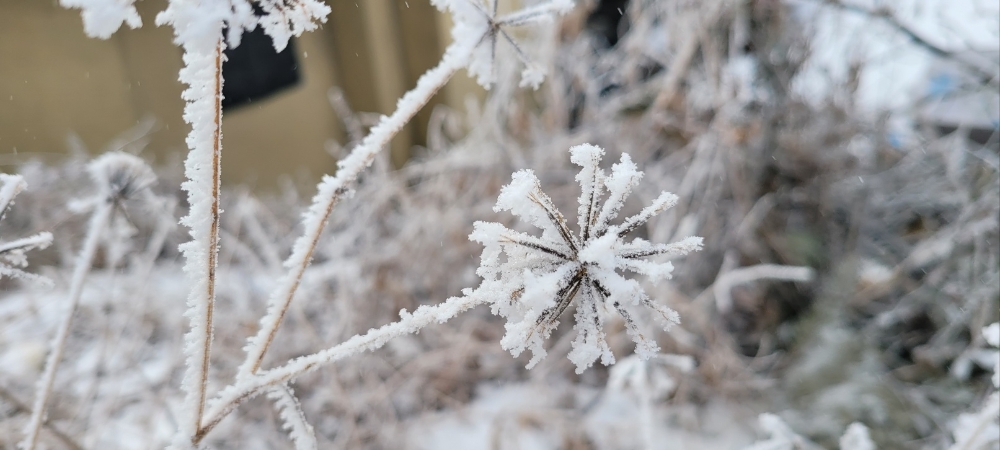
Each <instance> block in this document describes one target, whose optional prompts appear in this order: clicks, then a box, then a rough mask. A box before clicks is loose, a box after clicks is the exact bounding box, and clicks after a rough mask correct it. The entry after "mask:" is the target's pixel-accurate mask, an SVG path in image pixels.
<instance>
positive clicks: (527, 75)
mask: <svg viewBox="0 0 1000 450" xmlns="http://www.w3.org/2000/svg"><path fill="white" fill-rule="evenodd" d="M497 2H499V0H493V1H491V2H487V3H488V5H486V4H483V3H484V2H479V1H475V0H474V1H470V0H431V4H432V5H434V6H435V7H437V8H438V9H439V10H441V11H444V12H449V13H451V19H452V22H453V23H454V25H453V26H452V28H451V36H452V39H454V41H455V42H473V43H475V48H473V49H472V57H471V58H470V59H469V61H468V64H466V66H465V68H466V69H467V70H468V72H469V76H470V77H472V78H475V79H476V82H477V83H479V85H480V86H482V87H484V88H486V89H489V88H490V86H492V85H493V82H494V81H496V74H495V73H494V64H495V62H496V48H497V41H498V40H500V39H503V40H505V41H507V42H508V43H509V44H510V45H511V46H512V47H513V48H514V50H515V53H516V54H517V56H518V58H520V59H521V60H522V62H524V64H525V66H526V68H525V70H524V71H523V72H522V73H521V83H520V85H521V87H526V86H531V87H532V88H534V89H537V88H538V86H539V85H540V84H541V83H542V80H543V79H544V78H545V71H544V70H543V69H541V68H539V67H537V66H536V65H535V64H533V63H532V62H531V61H528V59H527V55H525V54H524V51H523V50H522V49H521V47H520V46H518V45H517V43H516V42H515V41H514V39H513V38H512V37H511V36H510V35H509V34H508V33H507V32H506V31H505V30H504V29H505V28H510V27H520V26H525V25H530V24H535V23H539V22H547V21H551V20H552V18H553V17H554V16H557V15H563V14H566V13H567V12H569V11H570V10H571V9H573V2H572V1H571V0H553V1H549V2H545V3H541V4H539V5H535V6H531V7H528V8H524V9H521V10H518V11H515V12H513V13H510V14H507V15H504V16H497Z"/></svg>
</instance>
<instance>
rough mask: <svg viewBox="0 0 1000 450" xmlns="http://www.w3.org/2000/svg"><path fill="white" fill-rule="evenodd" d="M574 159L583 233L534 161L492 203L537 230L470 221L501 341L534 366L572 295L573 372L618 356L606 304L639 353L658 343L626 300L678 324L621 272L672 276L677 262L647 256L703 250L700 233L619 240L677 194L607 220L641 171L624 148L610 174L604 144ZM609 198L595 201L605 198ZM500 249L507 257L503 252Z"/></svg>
mask: <svg viewBox="0 0 1000 450" xmlns="http://www.w3.org/2000/svg"><path fill="white" fill-rule="evenodd" d="M570 154H571V157H570V160H571V161H572V162H573V163H574V164H577V165H579V166H581V167H582V169H581V170H580V173H579V174H578V175H577V176H576V181H577V182H579V183H580V187H581V194H580V199H579V204H580V206H579V209H578V225H579V232H578V233H574V232H572V231H571V230H570V229H569V226H568V225H567V224H566V219H565V218H564V217H563V215H562V213H560V212H559V211H558V210H556V208H555V206H554V205H553V204H552V200H551V199H550V198H549V197H548V196H547V195H545V193H544V192H542V191H541V186H540V185H539V181H538V178H537V177H535V174H534V173H533V172H532V171H531V170H522V171H519V172H516V173H515V174H514V175H513V177H512V178H513V179H512V180H511V182H510V184H508V185H506V186H504V188H503V190H502V191H501V192H500V197H499V198H498V199H497V204H496V207H495V208H494V210H495V211H497V212H500V211H510V212H511V213H513V214H514V215H515V216H518V217H519V218H521V220H523V221H525V222H528V223H529V224H531V225H534V226H536V227H538V228H541V229H542V235H541V237H536V236H532V235H529V234H525V233H520V232H517V231H514V230H511V229H508V228H507V227H505V226H503V225H501V224H499V223H493V222H476V223H475V229H474V231H473V233H472V235H471V236H470V239H472V240H474V241H477V242H479V243H481V244H483V245H484V246H485V247H486V248H485V249H483V254H482V266H481V267H480V268H479V270H478V271H477V272H476V273H477V274H479V276H481V277H483V283H482V284H481V285H480V286H479V288H477V289H476V292H477V293H478V294H479V295H482V296H484V297H486V298H487V299H488V300H489V302H490V303H492V305H493V313H494V314H499V315H500V316H503V317H505V318H507V325H506V329H507V333H506V335H505V336H504V337H503V340H502V341H501V345H502V346H503V347H504V348H505V349H507V350H510V352H511V353H512V354H514V356H517V355H519V354H520V353H521V352H522V351H524V350H525V349H529V350H531V352H532V354H533V357H532V359H531V361H530V362H529V363H528V368H531V367H532V366H534V365H535V364H537V363H538V361H540V360H541V359H542V358H544V357H545V349H544V348H543V346H542V344H543V343H544V340H545V339H547V338H548V336H549V335H550V334H551V333H552V330H554V329H555V328H556V327H557V326H558V325H559V317H560V316H561V315H562V313H563V312H564V311H565V310H566V309H567V308H569V306H570V304H571V303H572V302H573V300H574V299H576V298H579V301H578V304H577V306H576V317H575V319H576V330H577V336H576V339H575V340H574V341H573V350H572V351H571V352H570V354H569V359H570V360H571V361H573V363H575V364H576V369H577V373H582V372H583V371H584V370H585V369H586V368H587V367H590V366H591V365H593V363H594V361H596V360H597V358H601V362H602V363H603V364H605V365H608V364H613V363H614V355H612V353H611V349H610V348H609V347H608V343H607V341H606V339H605V333H604V331H603V329H602V326H601V324H602V322H603V318H604V311H605V310H606V309H608V310H613V311H617V313H618V314H619V315H620V316H621V317H622V319H624V320H625V325H626V327H627V331H628V334H629V336H630V337H631V338H632V340H634V341H635V343H636V353H637V354H638V355H639V356H640V357H641V358H644V359H646V358H649V357H650V356H652V355H653V354H655V353H656V352H657V351H659V347H657V345H656V342H655V341H654V340H651V339H649V338H647V337H646V336H644V335H643V334H642V332H641V331H640V330H639V327H638V324H637V323H636V322H635V320H634V319H633V318H632V313H631V312H629V309H628V306H635V305H642V306H644V307H646V308H647V309H649V310H650V311H651V312H652V314H653V316H654V318H655V319H656V320H657V321H658V322H659V323H660V324H661V325H662V326H663V327H664V329H666V328H669V327H670V326H671V325H673V324H675V323H678V322H679V318H678V316H677V313H676V312H674V311H673V310H671V309H670V308H667V307H666V306H663V305H660V304H659V303H656V302H655V301H653V300H652V299H650V298H649V297H648V296H647V295H646V293H645V292H644V291H643V290H642V287H640V286H639V283H638V282H637V281H635V280H634V279H629V278H625V277H623V276H621V275H620V274H619V273H618V271H620V270H628V271H631V272H635V273H639V274H643V275H646V276H647V277H649V279H650V280H651V281H653V282H656V281H658V280H662V279H669V278H670V275H671V272H672V271H673V265H672V264H671V263H670V262H669V261H668V262H663V263H656V262H652V261H649V260H647V259H645V258H648V257H650V256H656V255H662V256H666V257H676V256H682V255H686V254H688V253H690V252H692V251H696V250H700V249H701V244H702V239H701V238H700V237H689V238H686V239H683V240H681V241H679V242H676V243H673V244H653V243H650V242H648V241H645V240H643V239H639V238H636V239H633V240H632V241H630V242H626V241H625V236H626V235H627V234H628V233H629V232H631V231H633V230H635V229H636V228H638V227H639V226H641V225H643V224H644V223H646V221H648V220H649V219H650V218H652V217H653V216H655V215H657V214H659V213H660V212H662V211H664V210H666V209H668V208H670V207H672V206H673V205H675V204H676V203H677V196H675V195H673V194H670V193H667V192H663V193H661V194H660V196H659V197H658V198H657V199H656V200H654V201H653V204H651V205H649V206H648V207H646V208H645V209H643V210H642V211H641V212H639V214H636V215H634V216H632V217H629V218H627V219H625V220H624V221H623V222H622V223H620V224H617V225H612V224H611V221H612V220H614V219H615V218H616V217H617V216H618V213H619V211H620V210H621V208H622V206H623V205H624V204H625V199H626V198H627V197H628V195H629V194H630V193H631V192H632V189H633V188H634V187H635V186H636V184H638V182H639V180H640V179H641V178H642V172H639V171H638V170H637V168H636V165H635V164H634V163H633V162H632V159H631V158H630V157H629V156H628V154H624V153H623V154H622V157H621V161H620V162H619V163H618V164H615V165H614V166H613V167H612V171H611V175H610V176H606V175H605V173H604V171H603V170H602V169H601V168H600V167H599V166H598V165H599V164H600V162H601V159H602V157H603V156H604V150H602V149H601V148H599V147H596V146H594V145H590V144H584V145H578V146H575V147H573V148H571V149H570ZM605 190H606V191H607V197H608V198H607V199H606V200H605V201H604V204H603V206H601V204H600V202H601V198H602V197H603V196H604V195H605ZM502 254H506V258H502V256H501V255H502Z"/></svg>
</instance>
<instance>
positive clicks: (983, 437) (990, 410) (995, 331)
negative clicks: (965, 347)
mask: <svg viewBox="0 0 1000 450" xmlns="http://www.w3.org/2000/svg"><path fill="white" fill-rule="evenodd" d="M982 333H983V338H985V339H986V342H987V343H988V344H990V345H991V346H993V347H1000V322H994V323H993V324H990V325H989V326H987V327H985V328H983V330H982ZM993 357H994V359H995V361H996V362H995V365H994V367H993V387H994V388H1000V354H997V353H994V355H993ZM998 411H1000V391H996V390H994V391H993V393H992V394H990V396H989V397H987V398H986V401H985V402H983V405H982V406H981V407H980V409H979V411H977V412H971V413H965V414H961V415H959V416H958V419H957V420H956V421H955V425H954V429H953V431H952V434H954V436H955V444H954V445H952V446H951V447H950V448H949V450H973V449H981V448H995V446H996V445H997V444H998V443H1000V414H998V413H997V412H998ZM991 445H993V446H994V447H990V446H991Z"/></svg>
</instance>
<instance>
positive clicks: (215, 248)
mask: <svg viewBox="0 0 1000 450" xmlns="http://www.w3.org/2000/svg"><path fill="white" fill-rule="evenodd" d="M225 45H226V44H225V42H224V41H223V40H222V39H219V43H218V44H217V45H216V47H215V92H213V95H214V97H213V98H214V101H215V113H214V114H213V122H212V125H213V127H214V130H213V131H212V224H211V227H212V228H211V230H210V231H209V235H208V239H209V240H208V242H209V245H210V248H209V251H208V261H207V263H208V292H207V293H206V295H207V297H208V305H206V307H205V330H206V332H207V334H208V336H207V338H206V339H205V342H204V343H203V345H204V347H205V349H204V351H203V352H202V358H201V379H200V380H199V382H198V409H197V411H196V414H195V417H194V420H195V427H194V429H195V431H200V428H201V417H202V415H204V413H205V392H206V391H207V389H208V365H209V359H210V356H211V351H212V334H213V333H212V330H213V326H212V323H213V320H214V317H213V316H214V314H215V277H216V269H217V265H218V262H219V197H220V191H221V190H222V83H223V80H222V51H223V48H224V47H225Z"/></svg>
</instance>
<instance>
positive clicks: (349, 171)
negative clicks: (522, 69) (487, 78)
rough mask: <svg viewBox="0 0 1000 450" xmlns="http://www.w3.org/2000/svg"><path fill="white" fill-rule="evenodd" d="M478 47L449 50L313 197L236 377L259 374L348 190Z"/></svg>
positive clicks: (459, 45) (457, 46)
mask: <svg viewBox="0 0 1000 450" xmlns="http://www.w3.org/2000/svg"><path fill="white" fill-rule="evenodd" d="M474 48H475V46H474V45H469V44H468V43H454V44H452V45H451V46H449V47H448V49H447V50H446V51H445V55H444V56H443V57H442V58H441V62H440V63H439V64H438V65H437V66H436V67H434V68H433V69H431V70H429V71H427V73H425V74H424V75H423V76H421V77H420V79H419V80H417V86H416V87H414V88H413V89H412V90H411V91H409V92H407V93H406V94H405V95H403V97H402V98H401V99H400V100H399V103H398V105H399V106H398V108H397V109H396V111H395V112H393V113H392V115H391V116H388V117H383V118H382V120H380V121H379V123H378V124H377V125H376V126H374V127H372V129H371V130H370V131H369V132H368V135H367V136H366V137H365V138H364V139H363V140H362V141H361V143H360V144H358V146H357V147H355V148H354V149H353V150H351V153H350V154H349V155H348V156H347V157H346V158H344V159H343V160H342V161H340V162H339V163H338V166H339V169H338V170H337V174H336V175H335V176H333V177H330V176H327V177H324V179H323V181H322V182H321V183H320V185H319V186H318V189H317V191H318V192H317V194H316V196H315V197H314V198H313V203H312V205H311V206H310V207H309V211H308V212H307V213H306V215H305V217H304V219H303V222H304V227H305V232H304V233H303V234H302V236H300V237H299V238H298V239H297V240H296V241H295V245H294V246H293V250H292V255H291V256H289V257H288V259H287V260H286V261H285V267H287V268H289V271H288V273H286V274H285V275H284V276H283V277H282V278H281V280H280V281H279V282H278V286H277V288H276V289H275V290H274V291H272V292H271V296H270V300H269V305H268V309H267V315H266V316H264V318H262V319H261V328H260V330H259V332H258V333H257V335H256V336H254V337H253V338H252V339H251V340H250V343H249V344H248V345H247V349H246V350H247V357H246V359H245V360H244V362H243V364H242V365H241V366H240V369H239V371H238V374H237V377H238V378H241V377H247V376H249V375H252V374H254V373H256V372H257V371H258V370H259V369H260V365H261V363H262V361H263V359H264V354H265V353H266V352H267V349H268V347H269V346H270V345H271V342H272V341H273V340H274V336H275V335H276V334H277V332H278V326H279V325H280V324H281V320H282V318H283V317H284V316H285V313H286V312H287V311H288V305H289V304H290V303H291V301H292V298H293V297H294V296H295V291H296V290H298V286H299V283H300V282H301V280H302V274H303V273H304V272H305V270H306V268H307V267H308V266H309V263H310V262H311V261H312V255H313V252H315V250H316V245H317V244H318V243H319V238H320V235H321V234H322V233H323V229H324V228H325V226H326V223H327V221H328V220H329V218H330V213H331V212H332V211H333V207H334V206H335V205H336V204H337V202H338V201H340V199H341V198H343V197H344V195H345V194H347V193H348V192H349V186H350V185H352V184H353V183H354V181H355V180H357V178H358V175H359V174H360V173H361V171H362V170H364V169H365V168H367V167H368V166H369V165H371V163H372V161H373V160H374V158H375V155H376V154H377V153H378V152H379V151H380V150H381V149H382V148H383V147H385V146H386V144H388V143H389V141H390V140H392V138H393V137H394V136H395V135H396V134H397V133H398V132H399V131H400V130H401V129H402V127H403V125H405V124H406V123H407V122H409V121H410V119H411V118H413V116H414V115H416V113H417V112H418V111H420V109H421V108H422V107H423V106H424V105H425V104H427V102H428V101H430V99H431V97H432V96H433V95H434V93H436V92H437V91H438V90H439V89H441V87H443V86H444V85H445V83H447V82H448V80H449V79H451V76H452V75H454V74H455V72H457V71H458V70H459V69H461V68H462V67H463V66H464V65H465V63H466V61H467V60H468V58H469V57H470V56H471V53H472V50H473V49H474Z"/></svg>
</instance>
